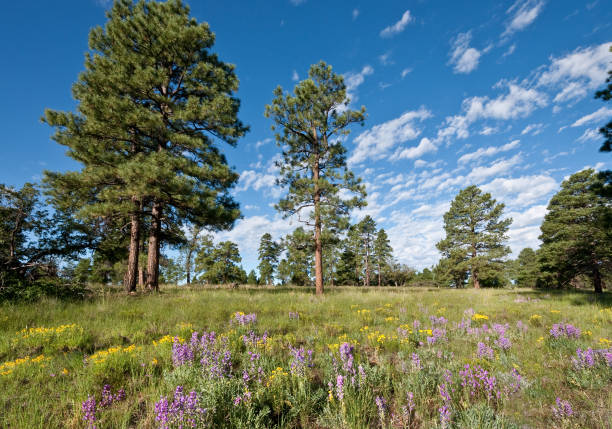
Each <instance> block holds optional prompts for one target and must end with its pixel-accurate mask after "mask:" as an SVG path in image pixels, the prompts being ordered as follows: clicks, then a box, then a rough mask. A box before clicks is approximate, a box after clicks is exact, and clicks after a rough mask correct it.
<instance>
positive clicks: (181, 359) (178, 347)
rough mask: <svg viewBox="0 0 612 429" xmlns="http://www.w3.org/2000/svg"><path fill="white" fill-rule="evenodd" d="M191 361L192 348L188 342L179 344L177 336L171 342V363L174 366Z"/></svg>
mask: <svg viewBox="0 0 612 429" xmlns="http://www.w3.org/2000/svg"><path fill="white" fill-rule="evenodd" d="M192 362H193V349H192V347H191V345H190V344H189V343H185V344H181V343H180V341H179V339H178V337H174V340H173V342H172V363H173V364H174V366H181V365H186V364H191V363H192Z"/></svg>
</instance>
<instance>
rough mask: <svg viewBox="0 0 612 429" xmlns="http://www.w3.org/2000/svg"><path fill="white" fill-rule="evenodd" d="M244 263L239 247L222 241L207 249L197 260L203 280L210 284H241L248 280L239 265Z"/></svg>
mask: <svg viewBox="0 0 612 429" xmlns="http://www.w3.org/2000/svg"><path fill="white" fill-rule="evenodd" d="M241 261H242V257H241V256H240V251H239V249H238V245H237V244H236V243H233V242H231V241H222V242H221V243H219V244H218V245H217V246H214V247H212V248H210V247H209V248H205V249H202V250H201V251H200V253H198V255H197V256H196V259H195V263H196V267H197V270H198V271H200V272H203V274H202V275H201V277H200V278H201V279H203V280H205V281H206V282H207V283H208V284H227V283H239V282H243V281H245V280H246V273H245V272H244V270H243V269H242V267H241V266H240V265H239V264H240V262H241Z"/></svg>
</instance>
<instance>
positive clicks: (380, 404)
mask: <svg viewBox="0 0 612 429" xmlns="http://www.w3.org/2000/svg"><path fill="white" fill-rule="evenodd" d="M374 402H376V408H378V417H379V418H380V422H381V423H382V424H383V425H384V422H385V412H386V411H387V401H385V398H383V397H382V396H377V397H376V398H375V399H374Z"/></svg>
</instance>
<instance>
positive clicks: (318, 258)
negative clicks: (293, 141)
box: [312, 130, 323, 295]
mask: <svg viewBox="0 0 612 429" xmlns="http://www.w3.org/2000/svg"><path fill="white" fill-rule="evenodd" d="M313 131H314V133H315V134H314V135H315V136H316V135H317V134H316V130H313ZM312 173H313V174H312V179H313V181H314V216H315V234H314V235H315V236H314V239H315V290H316V294H317V295H323V246H322V244H321V211H320V209H321V191H320V189H319V159H318V157H317V158H316V159H315V163H314V168H313V172H312Z"/></svg>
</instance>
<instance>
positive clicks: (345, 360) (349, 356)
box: [338, 343, 355, 375]
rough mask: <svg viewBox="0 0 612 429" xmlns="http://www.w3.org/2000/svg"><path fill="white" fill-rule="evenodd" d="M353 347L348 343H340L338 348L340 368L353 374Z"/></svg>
mask: <svg viewBox="0 0 612 429" xmlns="http://www.w3.org/2000/svg"><path fill="white" fill-rule="evenodd" d="M354 349H355V347H354V346H353V345H352V344H350V343H342V344H340V348H339V349H338V351H339V354H340V360H341V361H342V370H343V371H344V372H345V373H346V374H349V375H355V368H353V359H354V358H353V350H354Z"/></svg>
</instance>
